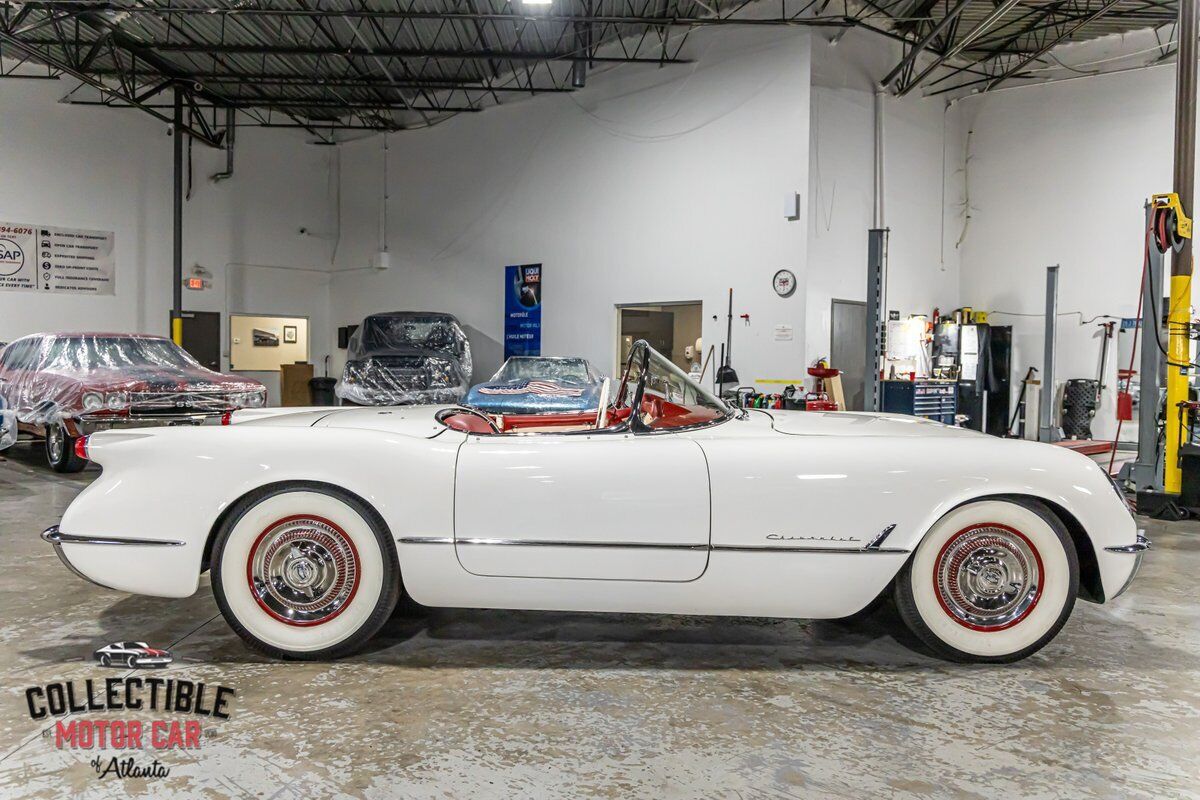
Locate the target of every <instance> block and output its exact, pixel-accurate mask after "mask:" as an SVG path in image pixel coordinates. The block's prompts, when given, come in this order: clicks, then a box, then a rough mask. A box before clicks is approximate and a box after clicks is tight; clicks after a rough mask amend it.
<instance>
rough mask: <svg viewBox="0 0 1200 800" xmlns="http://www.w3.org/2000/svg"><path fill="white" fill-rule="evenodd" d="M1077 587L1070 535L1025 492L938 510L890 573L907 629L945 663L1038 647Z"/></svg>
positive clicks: (1012, 655) (1065, 613)
mask: <svg viewBox="0 0 1200 800" xmlns="http://www.w3.org/2000/svg"><path fill="white" fill-rule="evenodd" d="M1078 590H1079V560H1078V557H1077V555H1076V553H1075V546H1074V544H1073V543H1072V541H1071V537H1070V534H1069V533H1067V531H1066V529H1065V528H1064V527H1063V524H1062V522H1060V521H1059V519H1058V518H1057V517H1056V516H1055V515H1054V514H1053V513H1052V512H1051V511H1050V510H1049V509H1048V508H1046V507H1045V506H1044V505H1043V504H1041V503H1038V502H1036V501H1033V500H1024V499H1013V500H984V501H979V502H975V503H968V504H966V505H963V506H959V507H958V508H956V509H954V510H953V511H951V512H949V513H948V514H946V515H945V516H944V517H942V518H941V519H940V520H938V522H937V523H936V524H935V525H934V526H933V528H932V529H931V530H930V531H929V533H927V534H926V535H925V538H924V539H922V540H921V543H920V545H918V547H917V550H916V552H915V553H913V556H912V558H910V559H909V561H908V563H907V564H906V565H905V566H904V568H903V569H902V570H901V572H900V575H899V576H898V577H897V579H896V588H895V599H896V608H897V610H898V611H899V612H900V617H901V619H903V620H904V622H905V624H906V625H907V626H908V627H909V628H910V629H911V630H912V632H913V633H914V634H915V635H916V636H917V637H918V638H919V639H920V640H921V641H922V642H924V643H925V644H926V645H927V646H928V647H929V648H930V649H931V650H933V651H934V653H936V654H937V655H939V656H941V657H943V658H947V659H951V660H953V661H969V662H1009V661H1018V660H1020V659H1022V658H1025V657H1026V656H1029V655H1031V654H1033V653H1035V652H1037V651H1038V650H1040V649H1041V648H1042V647H1044V646H1045V645H1046V643H1047V642H1049V641H1050V640H1051V639H1053V638H1054V637H1055V635H1056V634H1057V633H1058V631H1059V630H1060V629H1061V628H1062V626H1063V625H1064V624H1066V621H1067V618H1068V617H1070V616H1071V611H1072V609H1073V608H1074V607H1075V596H1076V594H1077V592H1078Z"/></svg>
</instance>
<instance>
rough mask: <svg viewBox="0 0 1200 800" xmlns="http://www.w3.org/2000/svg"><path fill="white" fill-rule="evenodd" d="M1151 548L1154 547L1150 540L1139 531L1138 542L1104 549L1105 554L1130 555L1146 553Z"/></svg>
mask: <svg viewBox="0 0 1200 800" xmlns="http://www.w3.org/2000/svg"><path fill="white" fill-rule="evenodd" d="M1151 547H1153V545H1152V544H1151V542H1150V540H1149V539H1147V538H1146V536H1145V535H1144V534H1143V533H1142V532H1141V531H1138V532H1137V541H1135V542H1134V543H1133V544H1119V545H1115V546H1113V547H1106V548H1104V552H1106V553H1126V554H1128V553H1144V552H1146V551H1147V550H1149V549H1150V548H1151Z"/></svg>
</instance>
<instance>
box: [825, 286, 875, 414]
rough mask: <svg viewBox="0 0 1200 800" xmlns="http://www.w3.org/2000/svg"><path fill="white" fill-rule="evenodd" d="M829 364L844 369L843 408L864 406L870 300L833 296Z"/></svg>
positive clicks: (855, 408) (860, 409)
mask: <svg viewBox="0 0 1200 800" xmlns="http://www.w3.org/2000/svg"><path fill="white" fill-rule="evenodd" d="M829 319H830V324H829V366H831V367H833V368H834V369H838V370H841V372H842V375H841V378H842V391H843V392H845V394H846V406H847V407H846V408H845V409H843V410H844V411H862V410H863V391H864V389H863V377H864V374H865V370H866V364H867V339H866V336H867V304H866V303H864V302H861V301H859V300H834V301H833V304H832V306H831V308H830V314H829Z"/></svg>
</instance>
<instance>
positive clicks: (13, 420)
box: [0, 396, 17, 450]
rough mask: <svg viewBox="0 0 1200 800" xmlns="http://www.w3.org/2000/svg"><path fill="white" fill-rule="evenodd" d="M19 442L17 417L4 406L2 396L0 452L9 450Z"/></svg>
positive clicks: (0, 402) (0, 407) (0, 408)
mask: <svg viewBox="0 0 1200 800" xmlns="http://www.w3.org/2000/svg"><path fill="white" fill-rule="evenodd" d="M16 442H17V415H16V413H15V412H13V411H12V410H11V409H9V408H8V407H7V406H6V405H5V404H4V397H2V396H0V450H7V449H8V448H10V447H12V446H13V445H14V444H16Z"/></svg>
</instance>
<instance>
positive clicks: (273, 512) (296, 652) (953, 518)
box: [43, 342, 1149, 661]
mask: <svg viewBox="0 0 1200 800" xmlns="http://www.w3.org/2000/svg"><path fill="white" fill-rule="evenodd" d="M541 390H542V391H545V389H544V388H543V389H541ZM232 421H233V423H234V424H232V425H228V426H212V427H195V428H157V429H147V430H136V431H121V432H116V431H114V432H103V433H97V434H94V435H92V436H91V437H89V438H88V439H86V440H83V441H82V444H80V448H81V449H85V450H86V453H85V455H86V457H87V458H89V459H91V460H93V461H95V462H97V463H99V464H100V465H102V467H103V473H102V474H101V475H100V476H99V478H98V479H97V480H96V481H95V482H94V483H92V484H91V485H90V486H89V487H88V488H87V489H86V490H84V492H83V493H82V494H80V495H79V497H78V498H77V499H76V500H75V501H74V502H73V503H72V504H71V506H70V508H68V509H67V512H66V514H65V515H64V516H63V518H62V521H61V524H60V525H58V526H55V527H53V528H50V529H49V530H47V531H46V532H45V533H44V534H43V538H44V539H46V540H47V541H49V542H51V543H53V545H54V547H55V548H56V550H57V552H58V554H59V556H60V557H61V558H62V560H63V562H64V563H65V564H66V565H67V566H68V567H69V568H70V569H71V570H72V571H73V572H75V573H77V574H78V575H80V576H82V577H84V578H86V579H88V580H91V581H93V582H95V583H98V584H101V585H104V586H107V587H111V588H113V589H119V590H122V591H127V592H134V593H138V594H147V595H157V596H162V597H185V596H188V595H191V594H192V593H194V592H195V591H196V589H197V586H198V583H199V580H200V575H201V573H203V572H204V571H205V570H210V571H211V573H212V576H211V577H212V587H213V592H214V593H215V595H216V599H217V603H218V605H219V606H220V609H221V611H222V613H223V614H224V615H225V618H226V619H227V620H228V622H229V624H230V625H231V626H232V627H233V629H234V630H236V631H237V632H238V634H240V635H241V636H242V638H243V639H245V641H246V642H247V643H248V644H250V645H251V646H252V647H254V648H255V649H257V650H260V651H262V652H265V653H268V654H271V655H274V656H280V657H291V658H305V659H324V658H332V657H337V656H341V655H345V654H348V653H350V652H353V651H354V650H355V649H356V648H358V647H360V646H361V645H362V644H363V643H364V642H365V641H366V640H367V639H368V638H370V637H371V636H372V635H373V634H374V633H375V632H376V631H378V630H379V628H380V626H381V625H383V623H384V621H385V620H386V619H387V618H388V616H389V615H390V614H391V613H392V611H393V609H394V607H395V606H396V603H397V601H398V599H399V598H400V597H401V595H402V593H407V594H408V595H409V596H411V598H412V599H413V600H415V601H416V602H418V603H421V604H424V605H428V606H460V607H482V608H521V609H547V610H551V609H558V610H575V611H616V612H657V613H665V614H736V615H753V616H775V617H811V618H839V617H846V616H850V615H853V614H855V613H856V612H858V611H860V610H862V609H864V608H866V607H867V606H868V605H870V604H871V603H872V602H873V601H875V600H876V599H877V598H880V597H882V596H884V594H885V593H888V592H890V593H892V594H893V595H894V597H895V601H896V605H897V607H898V609H899V612H900V615H901V617H902V618H903V620H904V621H905V623H906V624H907V625H908V626H909V627H911V628H912V630H913V632H914V633H915V634H916V635H917V636H918V637H920V639H921V640H923V641H924V642H925V643H926V644H927V645H928V646H929V647H930V648H931V649H932V650H933V651H935V652H936V653H938V654H940V655H941V656H943V657H946V658H951V659H957V660H965V661H1012V660H1016V659H1019V658H1022V657H1024V656H1027V655H1029V654H1030V653H1033V652H1035V651H1036V650H1038V649H1039V648H1041V647H1042V646H1043V645H1045V644H1046V643H1047V642H1048V641H1050V639H1052V638H1053V637H1054V636H1055V634H1056V633H1058V631H1059V629H1060V628H1062V626H1063V624H1064V623H1065V622H1066V621H1067V618H1068V617H1069V616H1070V614H1071V610H1072V608H1073V606H1074V604H1075V599H1076V597H1082V598H1084V599H1086V600H1090V601H1093V602H1100V603H1102V602H1105V601H1108V600H1112V599H1113V598H1115V597H1117V596H1118V595H1119V594H1121V592H1123V591H1124V590H1125V588H1126V587H1127V586H1128V585H1129V582H1130V581H1131V580H1132V578H1133V576H1134V574H1135V573H1136V571H1137V568H1138V565H1139V562H1140V561H1141V557H1142V554H1143V552H1144V551H1145V550H1146V549H1147V548H1148V547H1149V542H1147V541H1146V540H1145V538H1144V537H1142V536H1141V535H1140V533H1139V532H1138V530H1137V526H1136V524H1135V521H1134V518H1133V516H1132V515H1131V514H1130V511H1129V509H1128V507H1127V506H1126V504H1125V502H1124V499H1123V497H1122V496H1121V494H1120V493H1119V492H1118V491H1116V490H1115V488H1114V486H1113V484H1112V483H1111V482H1110V481H1109V479H1108V477H1107V475H1106V474H1105V473H1104V472H1103V471H1102V470H1101V469H1100V468H1099V467H1098V466H1097V465H1096V464H1095V463H1093V462H1092V461H1090V460H1089V459H1087V458H1085V457H1083V456H1080V455H1077V454H1075V453H1072V452H1070V451H1069V450H1065V449H1061V448H1057V447H1051V446H1047V445H1040V444H1033V443H1029V442H1021V441H1009V440H1001V439H996V438H992V437H989V436H984V435H982V434H977V433H973V432H970V431H964V430H960V429H957V428H951V427H945V426H942V425H939V424H937V423H932V422H928V421H925V420H922V419H918V418H914V417H900V416H890V415H877V414H854V413H815V412H814V413H805V412H783V411H771V412H769V413H768V412H765V411H738V410H734V409H732V408H729V407H728V406H726V405H725V404H724V403H723V402H721V401H720V400H718V399H717V398H715V397H713V396H712V395H710V394H709V393H708V392H706V391H705V390H704V389H702V388H701V387H699V386H697V385H696V384H694V383H692V382H691V381H689V379H688V377H687V376H686V375H685V374H684V373H683V372H682V371H680V370H679V369H678V368H676V367H675V366H674V365H673V364H672V363H671V362H670V361H668V360H667V359H666V358H663V357H662V356H661V355H659V354H658V353H656V352H655V351H654V350H652V349H651V348H650V347H649V346H648V345H646V344H645V343H644V342H639V343H638V344H637V345H635V347H634V350H633V353H632V355H631V357H630V360H629V364H628V365H627V367H626V369H625V374H624V376H623V378H622V380H621V383H620V385H619V387H617V388H615V389H612V387H610V385H609V384H608V382H607V381H606V382H605V384H604V385H603V386H602V389H601V392H600V400H599V407H598V408H597V409H595V410H592V411H586V412H578V413H577V412H572V413H566V414H563V413H559V414H507V415H502V416H501V415H489V414H485V413H483V412H480V411H478V410H474V409H470V408H466V407H454V406H450V407H447V406H440V407H433V406H428V407H405V408H357V409H344V410H340V409H332V408H324V409H301V410H297V409H271V410H267V409H262V410H253V411H241V412H237V414H235V415H234V418H233V420H232Z"/></svg>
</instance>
